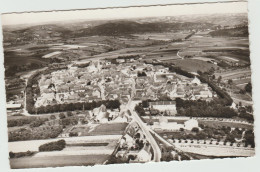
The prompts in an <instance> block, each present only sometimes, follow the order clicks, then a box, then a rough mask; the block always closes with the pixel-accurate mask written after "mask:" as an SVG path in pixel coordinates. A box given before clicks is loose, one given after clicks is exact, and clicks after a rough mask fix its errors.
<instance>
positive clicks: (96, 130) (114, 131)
mask: <svg viewBox="0 0 260 172" xmlns="http://www.w3.org/2000/svg"><path fill="white" fill-rule="evenodd" d="M127 125H128V123H110V124H99V125H96V126H93V127H90V126H80V127H74V128H73V129H72V132H81V133H82V136H94V135H120V134H123V132H124V131H125V128H126V126H127Z"/></svg>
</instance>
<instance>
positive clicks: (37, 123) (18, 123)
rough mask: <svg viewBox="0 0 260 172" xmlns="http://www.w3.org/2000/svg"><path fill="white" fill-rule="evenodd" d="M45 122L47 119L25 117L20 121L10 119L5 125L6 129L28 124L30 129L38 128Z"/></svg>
mask: <svg viewBox="0 0 260 172" xmlns="http://www.w3.org/2000/svg"><path fill="white" fill-rule="evenodd" d="M45 121H48V118H37V117H25V118H20V119H10V120H8V121H7V125H8V127H16V126H23V125H26V124H30V127H38V126H40V125H42V124H43V123H44V122H45Z"/></svg>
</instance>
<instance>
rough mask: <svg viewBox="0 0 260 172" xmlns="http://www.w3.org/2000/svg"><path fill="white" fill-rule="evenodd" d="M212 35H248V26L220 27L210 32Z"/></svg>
mask: <svg viewBox="0 0 260 172" xmlns="http://www.w3.org/2000/svg"><path fill="white" fill-rule="evenodd" d="M209 35H211V36H226V37H248V26H240V27H236V28H230V29H220V30H216V31H212V32H210V33H209Z"/></svg>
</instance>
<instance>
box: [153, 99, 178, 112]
mask: <svg viewBox="0 0 260 172" xmlns="http://www.w3.org/2000/svg"><path fill="white" fill-rule="evenodd" d="M149 107H150V108H153V109H157V110H159V111H176V102H175V101H157V102H149Z"/></svg>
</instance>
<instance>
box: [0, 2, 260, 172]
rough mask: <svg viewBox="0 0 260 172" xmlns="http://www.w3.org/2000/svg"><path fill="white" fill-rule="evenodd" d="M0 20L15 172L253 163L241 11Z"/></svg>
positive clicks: (241, 6)
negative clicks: (231, 161)
mask: <svg viewBox="0 0 260 172" xmlns="http://www.w3.org/2000/svg"><path fill="white" fill-rule="evenodd" d="M1 17H2V28H3V47H4V68H5V90H6V112H7V114H6V115H7V128H8V147H9V150H8V152H9V161H10V167H11V168H12V169H21V168H44V167H64V166H92V165H97V164H99V165H101V164H104V165H105V164H120V163H145V162H151V161H153V162H163V161H167V162H169V161H184V160H201V159H215V158H235V157H251V156H254V154H255V141H254V125H253V124H254V115H253V108H252V107H253V101H252V84H251V69H250V65H251V63H250V50H249V31H248V13H247V1H234V2H215V3H212V2H209V3H190V4H188V3H187V4H183V3H182V4H169V5H164V6H162V5H155V6H140V7H127V8H126V7H125V8H123V7H117V8H107V9H91V10H90V9H85V10H82V9H81V10H67V11H45V12H23V13H6V14H2V16H1Z"/></svg>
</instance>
